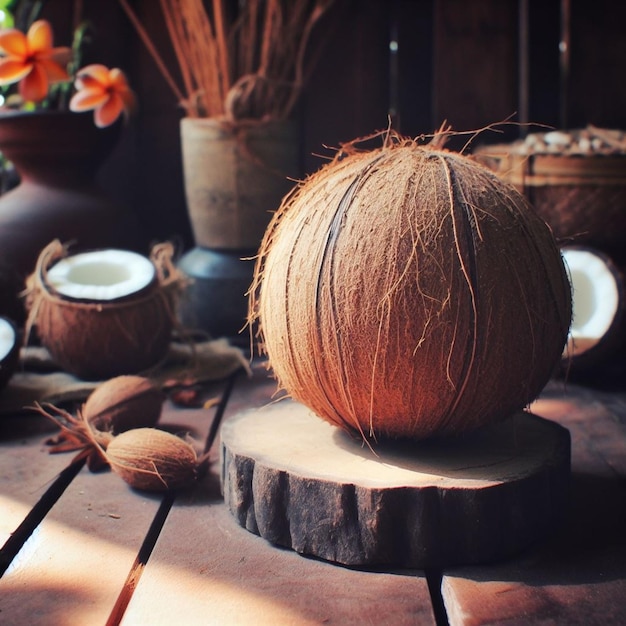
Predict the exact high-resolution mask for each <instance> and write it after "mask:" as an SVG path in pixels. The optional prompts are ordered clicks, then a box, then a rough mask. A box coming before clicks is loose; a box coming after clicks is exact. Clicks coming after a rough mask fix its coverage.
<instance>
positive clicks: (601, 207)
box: [474, 145, 626, 257]
mask: <svg viewBox="0 0 626 626" xmlns="http://www.w3.org/2000/svg"><path fill="white" fill-rule="evenodd" d="M474 156H475V158H476V159H477V160H478V161H480V162H481V163H483V164H484V165H486V166H487V167H489V168H490V169H492V170H494V171H495V172H496V173H497V174H498V175H499V176H500V177H501V178H503V179H504V180H506V181H508V182H509V183H511V184H513V185H514V186H515V187H516V188H517V189H518V190H519V191H521V192H522V193H523V194H524V195H525V196H526V198H527V199H528V200H529V201H530V203H531V204H532V205H533V207H534V208H535V210H536V211H537V212H538V213H539V215H540V216H541V217H542V218H543V219H544V220H545V221H546V222H547V223H548V224H549V225H550V227H551V228H552V231H553V232H554V235H555V237H556V238H557V240H558V241H559V243H561V244H563V245H565V244H567V245H571V244H578V245H588V246H592V247H595V248H597V249H599V250H604V251H605V252H608V253H610V254H613V255H619V256H622V257H623V256H624V255H625V248H626V155H610V156H608V155H593V156H584V155H571V156H569V155H567V156H561V155H552V154H550V155H547V154H534V155H521V154H514V153H511V152H508V151H507V146H506V145H498V146H487V147H484V148H480V149H479V150H477V151H476V152H475V154H474Z"/></svg>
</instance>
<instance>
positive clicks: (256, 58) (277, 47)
mask: <svg viewBox="0 0 626 626" xmlns="http://www.w3.org/2000/svg"><path fill="white" fill-rule="evenodd" d="M119 1H120V4H121V6H122V8H123V9H124V11H125V12H126V14H127V15H128V17H129V19H130V20H131V21H132V23H133V25H134V26H135V28H136V30H137V32H138V33H139V35H140V37H141V39H142V40H143V42H144V43H145V44H146V46H147V48H148V50H149V52H150V54H151V55H152V57H153V58H154V59H155V61H156V63H157V66H158V68H159V70H160V71H161V73H162V74H163V76H164V78H165V79H166V80H167V82H168V84H169V86H170V88H171V89H172V90H173V91H174V93H175V95H176V97H177V98H178V100H179V101H180V103H181V105H182V106H183V107H184V108H185V111H186V114H187V116H188V117H222V116H225V117H227V118H229V119H230V120H231V121H235V120H241V119H285V118H286V117H287V116H288V115H289V113H290V112H291V110H292V108H293V106H294V104H295V102H296V100H297V98H298V96H299V94H300V91H301V90H302V87H303V85H304V81H305V78H306V76H305V75H306V67H305V65H306V59H305V54H306V51H307V48H308V46H309V40H310V35H311V32H312V31H313V28H314V26H315V25H316V24H317V22H318V21H319V19H320V18H321V17H322V15H323V14H324V13H325V12H326V11H327V10H328V8H329V7H330V5H331V4H332V3H333V2H334V0H298V2H293V1H292V0H246V1H245V2H242V3H239V5H240V6H239V10H235V8H234V6H233V3H228V2H226V0H212V2H210V8H209V9H207V8H205V3H204V2H203V0H160V6H161V11H162V13H163V17H164V19H165V23H166V26H167V30H168V33H169V36H170V40H171V43H172V46H173V49H174V52H175V55H176V59H177V62H178V66H179V69H180V73H181V76H182V81H183V84H184V87H183V89H180V88H179V87H178V85H177V84H176V82H175V81H174V79H173V78H172V76H171V74H170V73H169V71H168V69H167V67H166V65H165V63H164V62H163V59H162V57H161V55H160V53H159V51H158V50H157V48H156V47H155V46H154V44H153V42H152V40H151V39H150V36H149V35H148V33H147V32H146V29H145V28H144V27H143V25H142V24H141V21H140V20H139V18H138V17H137V15H136V14H135V13H134V11H133V10H132V9H131V7H130V5H129V3H128V2H127V0H119Z"/></svg>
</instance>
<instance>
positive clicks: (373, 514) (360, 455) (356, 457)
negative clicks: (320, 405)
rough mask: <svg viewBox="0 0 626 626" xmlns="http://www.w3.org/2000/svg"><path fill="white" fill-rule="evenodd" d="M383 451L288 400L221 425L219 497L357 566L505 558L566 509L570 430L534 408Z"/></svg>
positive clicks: (286, 537)
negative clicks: (467, 431)
mask: <svg viewBox="0 0 626 626" xmlns="http://www.w3.org/2000/svg"><path fill="white" fill-rule="evenodd" d="M376 455H377V456H376ZM376 455H375V454H374V453H373V452H372V451H371V450H370V449H369V448H368V447H367V446H366V445H364V444H363V443H362V442H361V441H358V440H354V439H352V438H351V437H350V436H349V435H347V434H346V433H344V432H343V431H341V430H339V429H337V428H335V427H334V426H331V425H330V424H327V423H326V422H324V421H322V420H321V419H319V418H318V417H316V416H315V415H314V414H313V413H311V412H310V410H309V409H308V408H306V407H304V406H303V405H301V404H298V403H295V402H291V401H283V402H280V403H277V404H273V405H270V406H268V407H265V408H263V409H260V410H255V411H253V412H248V413H243V414H240V415H237V416H235V417H234V418H232V419H230V420H228V421H227V422H226V423H224V425H223V427H222V472H221V480H222V490H223V494H224V500H225V502H226V505H227V506H228V508H229V509H230V511H231V513H232V514H233V516H234V517H235V519H236V520H237V522H238V523H239V524H240V525H241V526H243V527H244V528H247V529H248V530H250V531H251V532H254V533H256V534H258V535H260V536H261V537H264V538H265V539H267V540H268V541H270V542H272V543H275V544H277V545H280V546H286V547H289V548H292V549H293V550H295V551H297V552H300V553H302V554H308V555H313V556H317V557H320V558H323V559H326V560H329V561H333V562H336V563H341V564H345V565H355V566H357V565H386V566H398V567H415V568H425V567H442V566H447V565H452V564H468V563H482V562H488V561H494V560H498V559H502V558H505V557H508V556H511V555H513V554H515V553H517V552H519V551H521V550H523V549H524V548H526V547H528V546H529V545H530V544H532V543H533V542H535V541H537V540H538V539H540V538H543V537H545V536H546V535H547V534H548V533H549V532H550V531H552V530H553V529H555V528H556V527H557V526H558V524H559V522H560V521H561V520H562V518H563V515H564V514H565V512H566V508H567V501H568V491H569V489H568V485H569V475H570V437H569V432H568V431H567V430H566V429H565V428H563V427H561V426H559V425H558V424H556V423H554V422H550V421H548V420H545V419H542V418H540V417H537V416H535V415H532V414H530V413H526V412H519V413H517V414H515V415H514V416H512V417H511V418H510V419H508V420H507V421H505V422H503V423H501V424H498V425H497V426H494V427H490V428H488V429H483V430H482V431H480V432H477V433H474V434H472V435H469V436H467V435H466V436H464V437H462V438H458V439H454V440H446V441H429V442H388V443H385V444H379V445H377V446H376Z"/></svg>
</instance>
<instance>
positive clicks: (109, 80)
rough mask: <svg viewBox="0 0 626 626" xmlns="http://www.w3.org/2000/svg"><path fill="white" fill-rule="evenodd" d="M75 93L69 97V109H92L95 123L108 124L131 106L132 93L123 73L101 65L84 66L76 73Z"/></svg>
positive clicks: (132, 103)
mask: <svg viewBox="0 0 626 626" xmlns="http://www.w3.org/2000/svg"><path fill="white" fill-rule="evenodd" d="M75 87H76V89H77V92H76V93H75V94H74V95H73V96H72V99H71V100H70V109H71V110H72V111H75V112H81V111H91V110H93V112H94V120H95V123H96V126H98V127H99V128H103V127H105V126H110V125H111V124H113V122H115V121H116V120H117V118H118V117H119V116H120V115H121V114H122V113H125V114H126V115H128V114H129V113H130V112H131V111H132V110H133V109H134V107H135V94H134V93H133V91H132V89H131V88H130V87H129V86H128V81H127V80H126V75H125V74H124V72H122V70H120V69H118V68H113V69H111V70H110V69H109V68H108V67H106V66H104V65H99V64H93V65H87V66H86V67H84V68H83V69H81V70H79V72H78V74H77V75H76V82H75Z"/></svg>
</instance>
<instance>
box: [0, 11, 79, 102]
mask: <svg viewBox="0 0 626 626" xmlns="http://www.w3.org/2000/svg"><path fill="white" fill-rule="evenodd" d="M0 51H1V52H3V53H4V54H5V56H4V57H2V58H1V59H0V85H10V84H12V83H16V82H19V86H18V90H19V93H20V95H21V96H22V98H23V99H24V100H25V101H27V102H40V101H41V100H43V99H44V98H45V97H46V96H47V95H48V86H49V84H50V83H54V82H60V81H66V80H69V78H70V77H69V75H68V73H67V71H66V70H65V69H64V67H63V66H64V65H66V64H67V62H68V61H69V59H70V57H71V51H70V49H69V48H54V47H53V43H52V28H51V26H50V24H49V23H48V22H47V21H46V20H38V21H36V22H33V24H32V26H31V27H30V28H29V29H28V33H27V34H26V35H24V33H22V32H21V31H19V30H17V29H15V28H7V29H4V30H2V31H0Z"/></svg>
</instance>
